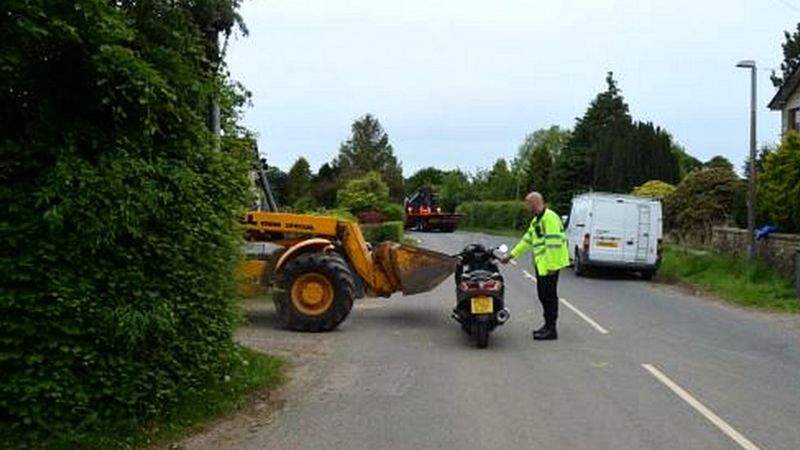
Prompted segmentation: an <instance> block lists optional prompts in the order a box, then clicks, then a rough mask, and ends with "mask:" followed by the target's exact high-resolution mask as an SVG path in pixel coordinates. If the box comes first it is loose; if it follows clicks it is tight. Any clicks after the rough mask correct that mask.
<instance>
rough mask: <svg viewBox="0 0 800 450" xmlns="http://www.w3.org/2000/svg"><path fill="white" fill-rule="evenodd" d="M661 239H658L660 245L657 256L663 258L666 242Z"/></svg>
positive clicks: (657, 248)
mask: <svg viewBox="0 0 800 450" xmlns="http://www.w3.org/2000/svg"><path fill="white" fill-rule="evenodd" d="M661 241H662V240H661V239H659V240H658V246H657V247H656V256H657V257H658V259H661V255H662V254H663V253H664V244H663V243H662V242H661Z"/></svg>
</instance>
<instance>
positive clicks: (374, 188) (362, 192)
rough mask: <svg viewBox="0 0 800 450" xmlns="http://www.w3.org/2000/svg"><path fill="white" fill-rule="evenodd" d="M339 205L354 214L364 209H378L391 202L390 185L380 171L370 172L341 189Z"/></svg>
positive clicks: (338, 194)
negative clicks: (382, 177)
mask: <svg viewBox="0 0 800 450" xmlns="http://www.w3.org/2000/svg"><path fill="white" fill-rule="evenodd" d="M337 198H338V206H339V207H340V208H344V209H347V210H350V212H352V213H353V214H358V213H360V212H363V211H377V210H379V209H380V207H381V206H383V205H385V204H387V203H389V186H388V185H387V184H386V183H385V182H384V181H383V179H381V175H380V174H379V173H378V172H370V173H368V174H366V175H364V176H363V177H360V178H355V179H352V180H350V181H348V182H347V184H346V185H345V186H344V187H343V188H342V189H339V192H338V193H337Z"/></svg>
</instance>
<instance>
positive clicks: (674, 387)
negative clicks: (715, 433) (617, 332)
mask: <svg viewBox="0 0 800 450" xmlns="http://www.w3.org/2000/svg"><path fill="white" fill-rule="evenodd" d="M642 367H643V368H644V369H645V370H647V371H648V372H650V374H651V375H653V376H654V377H656V379H657V380H658V381H660V382H661V383H663V384H664V385H665V386H667V387H668V388H670V390H671V391H672V392H674V393H675V395H677V396H678V397H680V398H681V400H683V401H685V402H686V403H688V404H689V405H690V406H691V407H692V408H694V409H695V410H696V411H697V412H699V413H700V414H702V415H703V417H705V418H706V419H707V420H708V421H709V422H711V423H712V424H714V425H715V426H716V427H717V428H719V429H720V431H722V432H723V433H725V434H726V435H727V436H728V437H729V438H731V439H732V440H733V441H734V442H736V443H737V444H739V446H741V447H742V448H744V449H746V450H761V449H760V448H759V447H758V446H756V445H755V444H753V443H752V442H750V440H748V439H747V438H746V437H744V436H742V435H741V434H740V433H739V432H738V431H736V430H734V429H733V427H732V426H730V425H729V424H728V422H725V421H724V420H722V419H721V418H720V417H719V416H718V415H716V414H714V412H713V411H711V410H710V409H708V408H707V407H706V406H705V405H703V404H702V403H700V401H699V400H697V399H696V398H694V397H692V395H691V394H689V393H688V392H686V391H685V390H684V389H683V388H681V387H680V386H678V384H677V383H675V382H674V381H672V380H671V379H670V378H669V377H668V376H666V375H664V374H663V373H662V372H661V371H660V370H658V369H657V368H655V366H653V365H652V364H642Z"/></svg>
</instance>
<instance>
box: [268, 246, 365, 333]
mask: <svg viewBox="0 0 800 450" xmlns="http://www.w3.org/2000/svg"><path fill="white" fill-rule="evenodd" d="M282 288H283V290H282V291H280V292H277V293H276V295H275V310H276V311H277V313H278V318H279V319H280V320H281V322H282V323H283V324H284V325H285V326H286V327H287V328H289V329H292V330H295V331H311V332H321V331H329V330H332V329H334V328H336V326H337V325H339V324H340V323H342V321H344V319H345V318H347V315H348V314H350V310H351V309H352V308H353V297H354V296H355V291H356V289H355V281H354V279H353V273H352V272H351V271H350V268H349V267H348V266H347V263H345V262H344V260H343V259H342V258H341V257H340V256H338V255H336V254H332V253H321V252H315V253H306V254H303V255H300V256H298V257H297V258H295V259H293V260H292V261H290V262H289V263H288V264H287V265H286V268H285V269H284V271H283V285H282Z"/></svg>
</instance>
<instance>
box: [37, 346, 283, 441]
mask: <svg viewBox="0 0 800 450" xmlns="http://www.w3.org/2000/svg"><path fill="white" fill-rule="evenodd" d="M239 355H240V357H241V364H238V367H237V368H236V370H234V371H233V372H232V373H231V374H229V375H228V376H227V377H224V378H221V379H219V380H215V381H213V382H211V383H210V384H209V385H207V386H206V387H205V388H203V389H199V390H195V391H193V392H187V393H186V395H185V396H184V397H183V398H182V399H180V400H179V402H178V404H177V405H176V406H175V408H174V409H173V410H172V413H171V414H170V415H169V416H166V417H163V418H162V419H161V420H159V421H157V422H153V423H150V424H148V425H147V426H145V427H138V428H133V427H131V426H130V425H126V424H120V426H119V427H112V428H109V429H106V430H103V431H102V432H99V433H93V434H83V435H73V436H62V437H60V438H58V440H54V441H50V442H47V443H41V447H38V448H46V449H59V450H60V449H65V450H66V449H87V450H95V449H97V450H100V449H103V450H106V449H108V450H116V449H120V450H121V449H126V450H132V449H141V448H146V447H150V446H153V445H159V444H161V445H163V444H168V443H170V442H174V441H176V440H178V439H180V438H181V437H184V436H186V435H188V434H190V433H192V432H197V431H199V430H202V429H203V427H204V426H206V425H208V424H209V423H211V422H212V421H213V420H214V419H219V418H220V417H223V416H225V415H227V414H229V413H231V412H233V411H235V410H237V409H239V408H241V407H243V406H244V405H246V404H247V403H248V402H249V401H250V399H251V398H252V394H254V393H256V392H258V391H262V390H264V389H267V388H270V387H274V386H276V385H278V384H280V383H281V382H282V381H283V367H284V362H283V361H282V360H281V359H279V358H276V357H274V356H270V355H266V354H263V353H259V352H256V351H254V350H250V349H248V348H246V347H242V346H239Z"/></svg>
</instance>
